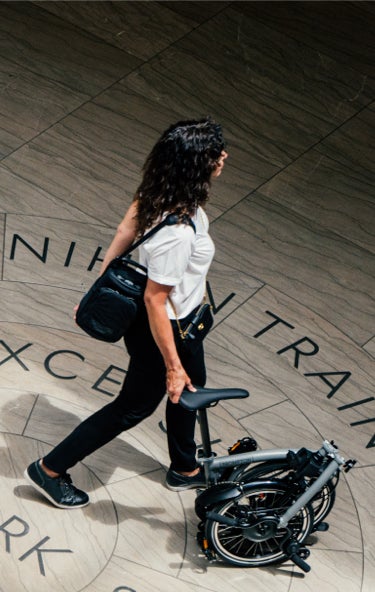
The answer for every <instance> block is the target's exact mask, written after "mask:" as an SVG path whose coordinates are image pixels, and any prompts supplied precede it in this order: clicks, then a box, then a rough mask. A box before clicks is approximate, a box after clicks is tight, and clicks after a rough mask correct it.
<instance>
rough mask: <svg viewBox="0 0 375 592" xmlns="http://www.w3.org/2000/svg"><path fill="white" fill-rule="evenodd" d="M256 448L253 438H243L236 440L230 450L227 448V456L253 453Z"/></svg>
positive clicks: (256, 444)
mask: <svg viewBox="0 0 375 592" xmlns="http://www.w3.org/2000/svg"><path fill="white" fill-rule="evenodd" d="M257 448H258V443H257V442H256V440H254V438H250V437H249V436H245V438H242V439H241V440H237V442H235V443H234V444H233V445H232V446H231V447H230V448H228V454H242V453H244V452H253V451H254V450H256V449H257Z"/></svg>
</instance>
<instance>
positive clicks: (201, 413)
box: [198, 407, 213, 458]
mask: <svg viewBox="0 0 375 592" xmlns="http://www.w3.org/2000/svg"><path fill="white" fill-rule="evenodd" d="M198 418H199V426H200V432H201V438H202V451H203V457H204V458H211V457H212V456H213V453H212V448H211V439H210V430H209V427H208V419H207V409H206V408H205V407H203V408H202V409H198Z"/></svg>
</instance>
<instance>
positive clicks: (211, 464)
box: [199, 440, 345, 528]
mask: <svg viewBox="0 0 375 592" xmlns="http://www.w3.org/2000/svg"><path fill="white" fill-rule="evenodd" d="M291 450H293V451H294V452H296V451H297V450H296V449H290V448H275V449H270V450H256V451H254V452H245V453H242V454H233V455H230V456H219V457H217V456H211V457H210V458H201V459H200V461H199V462H200V464H201V465H203V466H204V471H205V476H206V481H207V483H208V484H211V483H212V482H215V480H216V479H215V474H216V473H219V470H221V469H225V468H228V467H239V466H243V465H250V464H253V463H259V462H265V461H268V460H285V459H286V457H287V455H288V453H289V452H290V451H291ZM319 453H320V454H321V455H322V456H323V457H324V456H327V455H329V456H330V457H331V458H332V461H331V462H330V463H329V465H328V466H327V467H326V468H325V470H324V471H323V473H322V474H321V475H320V476H319V477H318V478H317V479H316V480H315V481H314V482H313V483H312V484H311V485H310V486H309V488H308V489H307V490H306V491H305V492H304V493H303V494H302V495H301V496H300V497H299V498H298V499H297V500H296V501H295V502H294V503H293V504H292V505H291V506H290V507H289V508H288V510H287V511H286V512H285V513H284V514H282V515H281V516H280V518H279V524H278V527H279V528H284V527H286V526H287V525H288V522H289V521H290V520H291V519H292V518H293V517H294V516H295V515H296V514H297V513H298V512H299V511H300V510H301V508H303V506H305V505H306V504H307V503H308V502H309V501H311V500H312V499H313V498H314V497H315V495H316V494H317V493H319V491H320V490H321V489H322V487H323V486H324V485H325V484H326V483H327V482H328V481H329V480H330V479H331V477H333V475H334V474H335V473H336V472H337V470H340V469H341V468H342V466H343V465H344V464H345V459H344V458H343V457H342V456H341V455H340V453H339V452H338V450H337V449H336V447H335V446H334V445H333V444H331V443H330V442H328V441H327V440H325V441H324V442H323V445H322V447H321V448H320V450H319ZM236 473H237V476H238V477H239V476H240V469H238V471H236Z"/></svg>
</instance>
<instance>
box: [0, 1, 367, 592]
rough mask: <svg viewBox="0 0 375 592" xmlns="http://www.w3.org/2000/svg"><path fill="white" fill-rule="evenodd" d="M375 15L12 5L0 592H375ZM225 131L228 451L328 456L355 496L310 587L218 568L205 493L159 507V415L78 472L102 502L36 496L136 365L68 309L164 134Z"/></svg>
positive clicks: (351, 9) (213, 279) (343, 494)
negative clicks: (289, 450)
mask: <svg viewBox="0 0 375 592" xmlns="http://www.w3.org/2000/svg"><path fill="white" fill-rule="evenodd" d="M374 6H375V5H374V4H373V3H372V2H246V1H245V2H229V1H228V2H225V1H224V2H215V1H213V2H181V1H180V2H179V1H176V2H152V1H151V2H142V1H141V2H137V1H134V2H122V1H119V2H104V1H101V2H80V1H78V2H60V1H56V2H49V1H42V2H11V1H9V2H8V1H3V2H1V3H0V86H1V96H0V106H1V107H0V158H1V163H0V190H1V192H0V221H1V224H0V228H1V234H2V237H1V240H0V249H1V260H0V264H1V282H0V294H1V300H2V306H1V309H0V379H1V381H0V430H1V433H0V439H1V444H0V455H1V457H0V458H1V463H0V477H1V492H2V503H1V507H0V520H1V523H0V565H1V579H0V591H1V592H23V591H26V590H27V591H28V592H36V591H37V592H44V591H45V592H47V591H48V592H51V591H53V592H63V591H64V592H76V591H77V592H78V591H86V592H120V591H125V590H127V591H129V592H151V591H152V592H155V591H160V592H172V591H173V592H185V591H186V592H192V591H197V592H198V591H202V590H207V591H212V592H227V591H228V590H229V589H230V590H233V591H241V592H242V591H244V590H254V591H255V592H297V591H298V592H307V591H314V592H315V591H316V590H320V591H321V592H336V591H340V592H373V591H374V586H375V585H374V581H375V557H374V554H375V544H374V536H373V535H374V526H375V524H374V513H373V493H374V486H373V480H374V475H375V468H374V467H375V465H374V454H375V452H374V450H375V435H374V434H375V432H374V400H375V395H374V384H375V373H374V355H375V326H374V287H375V282H374V276H375V266H374V253H375V240H374V227H375V224H374V223H375V215H374V203H375V202H374V190H373V186H374V180H375V156H374V155H375V150H374V147H375V141H374V138H375V104H374V95H375V61H374V55H375V54H374V41H375V34H374V31H375V27H374V24H375V23H374V21H375V7H374ZM207 114H210V115H212V116H213V117H214V118H215V119H217V120H218V121H220V122H221V123H222V125H223V127H224V132H225V136H226V138H227V140H228V151H229V154H230V156H229V158H228V160H227V163H226V167H225V171H224V173H223V174H222V176H221V178H220V179H219V180H218V181H217V182H216V183H215V184H214V186H213V189H212V197H211V201H210V203H209V205H208V214H209V217H210V222H211V231H212V237H213V239H214V241H215V244H216V256H215V262H214V264H213V266H212V269H211V272H210V276H209V282H210V287H211V290H212V298H213V303H214V305H215V310H216V315H215V321H216V322H215V326H214V329H213V330H212V332H211V334H210V335H209V336H208V338H207V343H206V352H207V368H208V384H207V385H208V386H211V387H216V386H225V387H228V386H236V387H241V388H246V389H248V390H249V391H250V394H251V396H250V398H249V399H246V400H243V401H241V402H235V403H234V402H226V403H223V404H221V405H219V406H217V407H216V408H215V409H213V410H210V425H211V429H212V438H213V440H217V441H218V442H217V444H216V445H215V450H216V451H217V452H218V453H223V454H225V453H226V450H227V447H228V446H229V445H231V444H232V443H233V442H234V441H236V440H237V439H238V438H239V437H242V436H245V435H248V434H252V435H253V436H254V437H255V438H256V439H257V440H258V442H259V445H260V447H261V448H274V447H282V448H285V447H299V446H311V447H313V448H315V447H316V448H317V447H319V446H320V443H321V441H322V439H323V438H326V439H328V440H331V439H334V440H335V441H336V442H337V443H338V444H339V446H340V449H341V450H342V453H343V454H344V455H345V456H347V457H355V458H356V459H357V460H358V464H357V465H356V467H355V468H354V469H353V470H352V471H351V472H350V473H348V474H347V475H344V476H343V478H342V479H341V483H340V485H339V488H338V490H337V503H336V505H335V507H334V509H333V511H332V513H331V516H330V530H329V531H328V532H327V533H319V535H318V536H317V535H314V537H312V540H311V541H310V545H311V546H310V549H311V556H310V559H309V562H310V564H311V567H312V571H311V572H310V573H309V574H306V575H305V574H303V573H302V572H301V571H300V570H299V569H298V568H296V567H295V566H293V565H292V564H290V563H285V564H282V565H279V566H273V567H269V568H262V569H240V568H235V567H230V566H228V565H225V564H221V563H212V564H211V563H208V562H207V561H206V560H205V558H204V557H202V555H201V553H200V551H199V548H198V546H197V544H196V541H195V534H196V527H197V522H198V519H197V517H196V516H195V514H194V497H195V493H194V492H191V491H190V492H185V493H181V494H176V493H172V492H170V491H168V490H167V489H166V488H165V487H164V478H165V472H166V468H167V466H168V456H167V447H166V438H165V433H164V431H163V429H162V428H163V417H164V406H163V405H161V406H160V408H159V409H158V411H157V412H156V413H155V415H154V416H152V417H151V418H149V419H148V420H147V421H145V422H144V423H143V424H141V425H140V426H138V427H137V428H135V429H134V430H132V431H131V432H129V433H126V434H123V435H122V436H120V437H119V438H117V439H116V440H114V441H113V442H111V443H110V444H108V445H107V446H106V447H104V448H103V449H101V450H100V451H98V452H97V453H95V454H93V455H92V456H90V457H88V458H87V459H86V460H85V462H84V463H82V464H80V465H79V466H77V467H75V468H74V469H73V470H72V476H73V478H74V481H75V482H76V483H77V485H78V486H79V487H81V488H83V489H86V490H87V491H88V492H89V494H90V497H91V500H92V503H91V504H90V505H89V506H88V507H87V508H84V509H82V510H75V511H62V510H57V509H56V508H54V507H52V506H51V505H50V504H49V503H47V502H46V501H45V500H44V499H43V498H41V497H40V496H39V495H38V494H37V493H36V492H35V491H34V490H33V489H32V488H30V487H29V485H27V483H26V482H25V481H24V479H23V470H24V468H25V467H26V466H27V464H28V463H29V462H31V461H32V460H34V459H35V458H37V457H39V456H42V455H43V454H44V453H45V452H46V451H48V450H49V449H50V448H51V447H52V446H53V445H54V444H56V443H57V442H58V441H59V440H60V439H61V438H62V437H64V435H65V434H67V433H68V432H69V431H70V430H71V429H72V428H73V427H75V426H76V425H77V423H78V422H79V421H80V420H81V419H83V418H85V417H87V415H88V414H89V413H91V412H93V411H94V410H96V409H98V408H99V407H100V406H101V405H103V404H105V403H106V402H108V401H109V400H110V399H111V397H113V396H114V395H115V394H116V393H117V391H118V389H119V385H120V384H121V382H122V380H123V377H124V374H125V372H126V366H127V355H126V354H125V352H124V349H123V347H122V345H121V344H116V345H110V346H108V345H105V344H101V343H99V342H94V340H92V339H90V338H89V337H86V336H85V335H84V334H83V333H82V332H81V331H80V330H79V329H78V328H77V326H76V325H75V324H74V322H73V320H72V310H73V307H74V305H75V304H77V302H78V301H79V299H80V297H81V295H82V293H83V292H84V291H85V289H86V288H87V287H88V286H89V285H90V284H91V282H92V281H93V279H94V278H95V277H96V273H97V270H98V267H99V261H100V258H101V257H102V255H103V251H104V250H105V248H106V247H107V246H108V244H109V242H110V240H111V238H112V235H113V233H114V230H115V228H116V225H117V224H118V222H119V221H120V219H121V217H122V215H123V213H124V212H125V210H126V208H127V206H128V205H129V203H130V201H131V199H132V196H133V193H134V190H135V189H136V187H137V184H138V182H139V179H140V169H141V166H142V164H143V160H144V158H145V157H146V155H147V154H148V152H149V150H150V148H151V147H152V145H153V143H154V142H155V141H156V139H157V138H158V136H159V134H160V133H161V132H162V131H163V130H164V129H165V128H166V127H167V126H168V125H169V124H170V123H173V122H175V121H178V120H179V119H185V118H195V117H201V116H204V115H207Z"/></svg>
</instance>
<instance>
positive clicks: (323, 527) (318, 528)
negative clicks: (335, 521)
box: [312, 522, 329, 532]
mask: <svg viewBox="0 0 375 592" xmlns="http://www.w3.org/2000/svg"><path fill="white" fill-rule="evenodd" d="M327 530H329V524H328V522H319V524H316V525H315V526H314V527H313V529H312V532H327Z"/></svg>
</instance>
